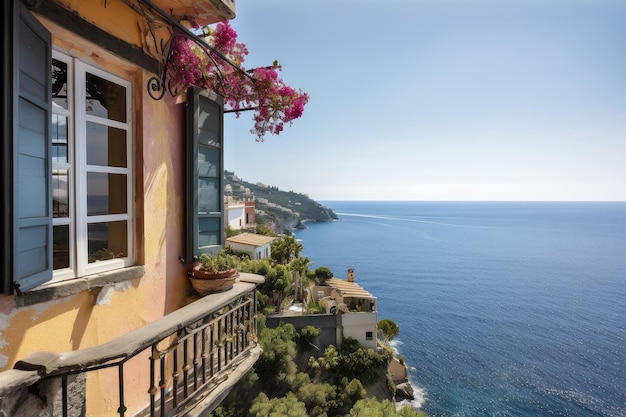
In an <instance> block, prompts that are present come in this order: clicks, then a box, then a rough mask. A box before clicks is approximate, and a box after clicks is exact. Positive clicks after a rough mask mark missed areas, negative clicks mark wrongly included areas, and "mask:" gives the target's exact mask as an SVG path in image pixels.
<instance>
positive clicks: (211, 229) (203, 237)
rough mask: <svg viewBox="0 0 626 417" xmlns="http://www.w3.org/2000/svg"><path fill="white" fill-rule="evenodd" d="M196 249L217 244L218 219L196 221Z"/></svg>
mask: <svg viewBox="0 0 626 417" xmlns="http://www.w3.org/2000/svg"><path fill="white" fill-rule="evenodd" d="M198 228H199V230H198V247H200V248H203V247H206V246H215V245H218V244H219V233H220V219H219V218H215V217H210V218H199V219H198Z"/></svg>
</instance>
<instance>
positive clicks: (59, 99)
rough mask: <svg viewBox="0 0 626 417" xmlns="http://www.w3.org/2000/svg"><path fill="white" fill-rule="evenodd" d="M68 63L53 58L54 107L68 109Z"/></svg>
mask: <svg viewBox="0 0 626 417" xmlns="http://www.w3.org/2000/svg"><path fill="white" fill-rule="evenodd" d="M67 103H68V102H67V64H66V63H65V62H62V61H59V60H58V59H54V58H53V59H52V107H53V108H54V107H60V108H63V109H66V110H67V109H68V104H67Z"/></svg>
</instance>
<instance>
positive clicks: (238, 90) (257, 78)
mask: <svg viewBox="0 0 626 417" xmlns="http://www.w3.org/2000/svg"><path fill="white" fill-rule="evenodd" d="M202 32H203V35H201V36H203V37H204V40H205V41H206V42H207V44H208V45H209V46H210V47H211V48H213V49H214V50H215V51H217V52H218V53H219V54H221V55H222V56H224V57H226V58H227V59H228V60H229V61H230V62H232V63H234V64H235V65H237V66H239V67H240V70H237V69H235V68H233V66H232V65H230V64H229V63H227V62H226V61H224V60H223V59H222V58H221V57H220V56H219V55H218V54H216V53H215V52H213V51H212V50H211V49H210V48H206V47H204V46H202V45H199V44H197V43H196V42H194V41H193V40H191V39H189V38H187V37H185V36H183V35H178V36H176V35H175V36H174V37H172V40H171V42H170V65H169V67H168V73H167V75H168V78H169V83H170V88H171V89H172V90H177V91H178V92H179V93H183V92H184V91H185V90H186V89H187V88H188V87H189V86H190V85H195V86H198V87H200V88H205V89H210V90H213V91H215V92H216V93H218V94H220V95H221V96H223V97H224V105H225V107H226V110H232V111H235V113H236V114H237V116H239V113H240V112H241V111H244V110H250V109H253V110H254V111H255V114H254V116H253V120H254V127H253V128H252V130H251V132H252V133H253V134H255V135H256V136H257V139H256V140H257V141H263V140H264V138H265V135H266V134H267V133H270V134H273V135H278V134H279V133H280V132H282V131H283V129H284V126H285V123H288V124H289V125H291V124H292V123H293V121H294V120H295V119H297V118H299V117H301V116H302V114H303V112H304V106H305V105H306V103H307V102H308V101H309V95H308V94H307V93H304V92H302V91H301V90H296V89H294V88H292V87H290V86H288V85H287V84H285V82H284V81H283V80H282V79H281V78H280V77H279V76H278V71H279V70H280V66H279V65H278V62H276V61H275V62H274V64H273V65H272V66H271V67H265V68H255V69H254V70H251V71H248V72H249V73H251V74H252V77H247V76H245V75H244V74H243V73H242V72H243V71H245V69H244V68H243V67H242V64H243V62H244V61H245V57H246V55H248V49H247V48H246V46H245V45H244V44H242V43H239V42H237V32H235V30H234V29H233V28H232V27H231V26H230V24H229V23H228V22H221V23H218V24H217V25H216V26H215V28H209V27H205V28H203V29H202Z"/></svg>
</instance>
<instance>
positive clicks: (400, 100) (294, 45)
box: [225, 0, 626, 200]
mask: <svg viewBox="0 0 626 417" xmlns="http://www.w3.org/2000/svg"><path fill="white" fill-rule="evenodd" d="M625 21H626V1H623V0H543V1H541V0H388V1H356V0H341V1H338V0H334V1H329V0H316V1H305V0H302V1H293V0H263V1H258V0H256V1H255V0H247V1H238V2H237V18H235V19H234V20H233V21H232V22H231V24H232V26H233V27H234V28H235V30H236V31H237V32H238V35H239V41H240V42H243V43H245V44H246V45H247V46H248V49H249V51H250V53H249V55H248V57H247V59H246V62H245V63H244V66H245V67H246V68H252V67H255V66H264V65H268V64H270V63H271V62H272V61H274V60H275V59H278V60H279V62H280V63H281V64H282V65H283V71H282V72H281V76H282V78H283V79H284V80H285V81H286V82H287V83H288V84H290V85H292V86H293V87H296V88H301V89H302V90H304V91H306V92H308V93H309V94H310V96H311V98H310V101H309V103H308V104H307V106H306V108H305V112H304V115H303V117H302V118H300V119H297V120H296V121H295V122H294V124H293V126H291V127H287V128H286V129H285V131H284V132H283V133H281V134H280V135H278V136H268V137H267V138H266V141H265V142H263V143H257V142H255V136H254V135H252V134H251V133H249V130H250V128H251V127H252V121H251V114H250V113H247V114H246V113H244V114H242V115H241V117H240V118H239V119H236V118H235V116H234V115H232V114H231V115H226V133H225V140H226V144H225V168H226V169H227V170H229V171H235V173H236V174H237V175H238V176H239V177H241V178H243V179H244V180H247V181H251V182H263V183H265V184H268V185H273V186H277V187H279V188H280V189H283V190H286V191H290V190H292V191H296V192H302V193H305V194H308V195H309V196H310V197H311V198H314V199H316V200H626V24H625V23H624V22H625Z"/></svg>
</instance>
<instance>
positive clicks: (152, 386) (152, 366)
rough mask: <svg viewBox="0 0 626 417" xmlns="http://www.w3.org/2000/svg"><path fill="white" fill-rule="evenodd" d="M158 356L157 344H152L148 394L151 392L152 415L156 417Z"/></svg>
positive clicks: (151, 416)
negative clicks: (156, 368)
mask: <svg viewBox="0 0 626 417" xmlns="http://www.w3.org/2000/svg"><path fill="white" fill-rule="evenodd" d="M157 358H158V352H157V350H156V347H155V345H153V346H152V355H150V388H148V394H150V417H155V412H156V393H157V386H156V370H155V367H156V359H157Z"/></svg>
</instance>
